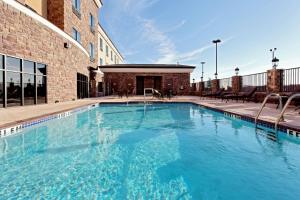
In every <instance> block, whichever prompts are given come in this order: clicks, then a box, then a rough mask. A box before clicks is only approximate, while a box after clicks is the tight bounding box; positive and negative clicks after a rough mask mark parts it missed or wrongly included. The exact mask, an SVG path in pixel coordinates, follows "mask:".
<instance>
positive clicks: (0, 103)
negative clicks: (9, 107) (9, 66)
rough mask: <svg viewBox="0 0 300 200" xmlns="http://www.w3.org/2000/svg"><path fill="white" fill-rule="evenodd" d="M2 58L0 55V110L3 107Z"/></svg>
mask: <svg viewBox="0 0 300 200" xmlns="http://www.w3.org/2000/svg"><path fill="white" fill-rule="evenodd" d="M3 60H4V59H3V56H2V55H0V108H2V107H3V106H4V64H3Z"/></svg>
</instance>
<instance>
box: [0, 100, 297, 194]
mask: <svg viewBox="0 0 300 200" xmlns="http://www.w3.org/2000/svg"><path fill="white" fill-rule="evenodd" d="M263 134H265V133H262V134H256V132H255V129H254V126H253V124H250V123H247V122H244V121H241V120H238V119H231V118H229V117H226V116H223V115H222V114H220V113H216V112H213V111H210V110H207V109H205V108H201V107H199V106H196V105H193V104H152V105H147V106H144V105H143V104H130V105H123V104H118V105H113V104H112V105H110V104H108V105H101V106H100V107H97V108H94V109H91V110H88V111H85V112H79V113H76V114H73V115H71V116H69V117H67V118H64V119H61V120H52V121H48V122H46V123H43V124H40V125H38V126H36V127H31V128H28V129H25V130H24V131H23V132H22V133H21V134H18V135H15V136H11V137H7V138H4V139H1V140H0V169H1V172H2V173H1V176H0V199H121V200H123V199H130V200H132V199H145V200H146V199H147V200H148V199H155V200H156V199H170V200H171V199H184V200H185V199H186V200H187V199H196V200H199V199H209V200H210V199H220V200H221V199H222V200H227V199H230V200H232V199H266V200H277V199H278V200H282V199H291V200H294V199H295V200H296V199H298V197H299V196H300V190H299V186H300V160H299V156H300V148H299V147H300V144H299V143H298V142H291V140H290V139H289V138H288V136H286V135H284V134H279V139H278V141H277V142H274V141H271V140H269V139H267V137H263V136H262V135H263Z"/></svg>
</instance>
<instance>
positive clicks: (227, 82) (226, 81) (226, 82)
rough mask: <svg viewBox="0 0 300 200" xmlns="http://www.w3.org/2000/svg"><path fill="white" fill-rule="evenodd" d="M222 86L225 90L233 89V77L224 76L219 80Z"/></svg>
mask: <svg viewBox="0 0 300 200" xmlns="http://www.w3.org/2000/svg"><path fill="white" fill-rule="evenodd" d="M219 85H220V88H223V89H224V90H231V89H232V78H223V79H220V80H219Z"/></svg>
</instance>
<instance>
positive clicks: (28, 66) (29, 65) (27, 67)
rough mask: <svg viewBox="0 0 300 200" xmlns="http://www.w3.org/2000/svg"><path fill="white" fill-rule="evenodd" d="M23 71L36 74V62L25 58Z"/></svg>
mask: <svg viewBox="0 0 300 200" xmlns="http://www.w3.org/2000/svg"><path fill="white" fill-rule="evenodd" d="M23 72H26V73H30V74H34V62H31V61H27V60H24V62H23Z"/></svg>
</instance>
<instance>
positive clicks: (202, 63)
mask: <svg viewBox="0 0 300 200" xmlns="http://www.w3.org/2000/svg"><path fill="white" fill-rule="evenodd" d="M204 64H205V62H201V65H202V75H201V82H203V75H204V71H203V69H204Z"/></svg>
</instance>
